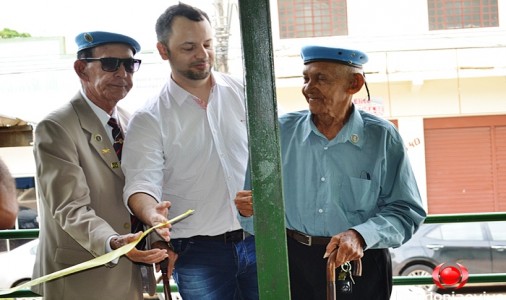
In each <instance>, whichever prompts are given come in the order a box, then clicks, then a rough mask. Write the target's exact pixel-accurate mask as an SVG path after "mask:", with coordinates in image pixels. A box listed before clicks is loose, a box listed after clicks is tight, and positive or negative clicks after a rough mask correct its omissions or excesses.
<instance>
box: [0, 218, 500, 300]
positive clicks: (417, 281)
mask: <svg viewBox="0 0 506 300" xmlns="http://www.w3.org/2000/svg"><path fill="white" fill-rule="evenodd" d="M488 221H506V213H479V214H438V215H429V216H427V218H426V220H425V223H458V222H488ZM38 234H39V230H38V229H20V230H0V239H31V238H37V237H38ZM467 282H468V283H504V282H506V273H491V274H469V279H468V281H467ZM264 284H265V283H264ZM393 284H394V285H430V284H434V282H433V280H432V277H430V276H417V277H408V276H394V278H393ZM156 291H157V292H158V293H163V285H162V284H158V285H157V286H156ZM171 291H172V292H177V291H178V289H177V286H176V285H171ZM37 296H39V295H37V294H35V293H33V292H32V291H30V290H20V291H17V292H14V293H11V294H8V295H0V298H21V297H37ZM269 299H271V298H269Z"/></svg>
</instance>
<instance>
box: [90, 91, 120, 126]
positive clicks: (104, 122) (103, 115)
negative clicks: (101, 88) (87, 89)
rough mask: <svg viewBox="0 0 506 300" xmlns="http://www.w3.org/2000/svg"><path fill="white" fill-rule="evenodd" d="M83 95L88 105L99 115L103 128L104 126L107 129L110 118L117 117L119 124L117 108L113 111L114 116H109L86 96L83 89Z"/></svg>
mask: <svg viewBox="0 0 506 300" xmlns="http://www.w3.org/2000/svg"><path fill="white" fill-rule="evenodd" d="M81 95H82V96H83V98H84V100H86V102H87V103H88V105H89V106H90V107H91V109H92V110H93V112H94V113H95V115H97V117H98V119H99V120H100V123H102V126H104V128H107V127H106V126H107V122H108V121H109V118H111V117H115V118H116V120H117V122H118V123H119V120H118V117H117V113H116V107H114V109H113V112H112V116H109V114H108V113H106V112H105V111H104V110H103V109H101V108H100V107H98V106H97V105H96V104H95V103H93V102H92V101H91V100H90V98H88V96H86V94H85V93H84V91H83V90H82V89H81Z"/></svg>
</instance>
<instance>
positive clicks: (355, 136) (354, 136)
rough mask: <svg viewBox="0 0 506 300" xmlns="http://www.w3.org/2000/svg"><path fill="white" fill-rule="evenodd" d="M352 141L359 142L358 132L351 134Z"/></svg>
mask: <svg viewBox="0 0 506 300" xmlns="http://www.w3.org/2000/svg"><path fill="white" fill-rule="evenodd" d="M351 142H352V143H353V144H356V143H358V135H356V134H352V135H351Z"/></svg>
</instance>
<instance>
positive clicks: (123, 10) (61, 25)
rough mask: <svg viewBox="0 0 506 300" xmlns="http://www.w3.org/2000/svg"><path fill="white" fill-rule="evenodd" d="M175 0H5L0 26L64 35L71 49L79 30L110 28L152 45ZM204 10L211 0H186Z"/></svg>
mask: <svg viewBox="0 0 506 300" xmlns="http://www.w3.org/2000/svg"><path fill="white" fill-rule="evenodd" d="M177 2H178V1H177V0H147V1H133V0H87V1H72V0H7V1H2V3H1V9H0V29H4V28H9V29H13V30H16V31H18V32H20V33H29V34H31V35H32V36H33V37H48V36H49V37H52V36H65V37H66V40H67V45H68V50H69V51H70V52H73V47H74V44H73V42H74V37H75V36H76V35H77V34H79V33H80V32H83V31H95V30H100V31H113V32H118V33H122V34H126V35H130V36H132V37H133V38H135V39H136V40H138V41H139V43H140V44H141V45H142V46H143V48H144V49H148V48H150V47H152V48H153V49H154V48H155V44H156V36H155V30H154V28H155V23H156V19H157V18H158V16H159V15H160V14H161V13H162V12H163V11H164V10H165V9H166V8H167V7H169V6H170V5H172V4H176V3H177ZM184 2H185V3H188V4H193V5H196V6H198V7H199V8H202V9H204V10H205V11H206V12H208V11H209V10H210V9H212V2H213V1H212V0H187V1H184Z"/></svg>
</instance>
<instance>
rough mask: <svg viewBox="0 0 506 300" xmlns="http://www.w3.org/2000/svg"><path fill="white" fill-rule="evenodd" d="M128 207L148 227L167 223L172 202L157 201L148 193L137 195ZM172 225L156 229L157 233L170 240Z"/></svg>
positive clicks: (132, 198)
mask: <svg viewBox="0 0 506 300" xmlns="http://www.w3.org/2000/svg"><path fill="white" fill-rule="evenodd" d="M128 206H129V207H130V210H131V211H132V212H133V213H134V215H135V216H136V217H137V218H138V219H140V220H141V221H142V223H144V224H146V225H147V226H156V225H158V224H160V223H166V222H167V221H168V219H167V217H168V215H169V208H170V202H169V201H161V202H158V201H156V199H155V198H153V197H152V196H150V195H148V194H146V193H135V194H133V195H131V196H130V197H129V198H128ZM170 227H171V225H170V224H167V225H166V226H163V227H160V228H157V229H156V232H158V234H159V235H160V236H161V237H162V238H163V239H164V240H165V241H167V242H168V241H169V240H170Z"/></svg>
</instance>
